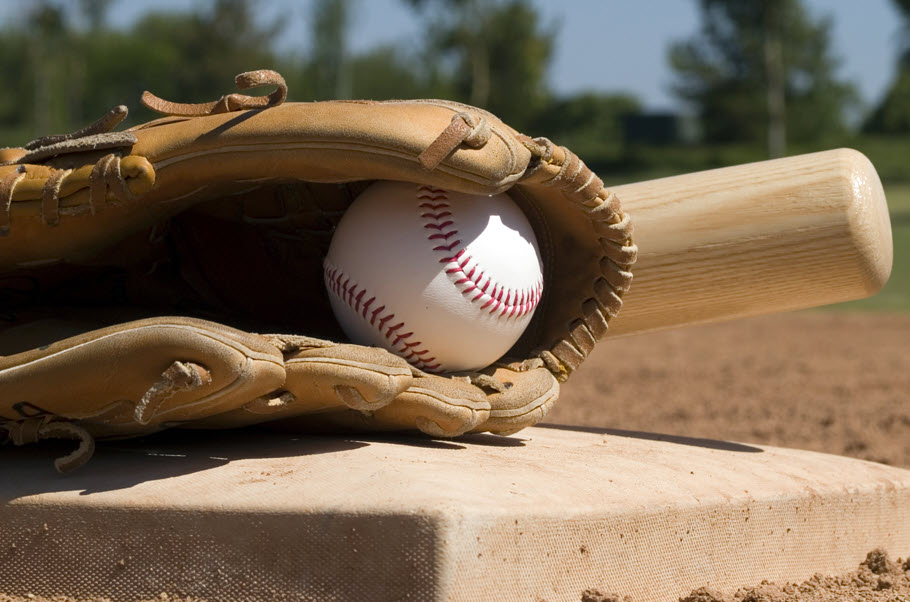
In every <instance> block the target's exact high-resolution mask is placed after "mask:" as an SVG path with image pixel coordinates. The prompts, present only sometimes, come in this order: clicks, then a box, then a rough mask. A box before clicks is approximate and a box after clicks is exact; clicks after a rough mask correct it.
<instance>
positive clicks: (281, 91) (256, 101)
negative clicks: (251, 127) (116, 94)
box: [141, 69, 288, 117]
mask: <svg viewBox="0 0 910 602" xmlns="http://www.w3.org/2000/svg"><path fill="white" fill-rule="evenodd" d="M234 83H235V84H236V85H237V88H238V89H240V90H246V89H247V88H255V87H257V86H275V91H274V92H272V93H271V94H269V95H268V96H247V95H246V94H228V95H226V96H222V97H221V98H219V99H218V100H216V101H213V102H206V103H200V104H188V103H179V102H171V101H169V100H164V99H163V98H160V97H158V96H155V95H154V94H152V93H151V92H148V91H145V92H143V93H142V99H141V101H142V104H143V105H145V106H146V107H148V108H149V109H151V110H153V111H155V112H156V113H163V114H164V115H174V116H180V117H199V116H202V115H215V114H218V113H230V112H233V111H243V110H246V109H264V108H266V107H274V106H278V105H280V104H281V103H283V102H284V101H285V100H286V99H287V97H288V85H287V83H285V81H284V78H283V77H281V75H280V74H279V73H277V72H275V71H271V70H269V69H260V70H258V71H247V72H246V73H241V74H240V75H238V76H237V77H235V78H234Z"/></svg>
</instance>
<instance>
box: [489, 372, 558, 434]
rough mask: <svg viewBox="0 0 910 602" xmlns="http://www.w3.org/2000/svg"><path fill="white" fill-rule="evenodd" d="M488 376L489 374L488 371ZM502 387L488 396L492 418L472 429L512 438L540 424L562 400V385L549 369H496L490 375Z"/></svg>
mask: <svg viewBox="0 0 910 602" xmlns="http://www.w3.org/2000/svg"><path fill="white" fill-rule="evenodd" d="M485 372H486V371H485ZM487 374H489V375H490V376H492V378H493V379H495V380H496V381H497V382H498V383H501V384H502V385H503V390H502V391H497V392H494V393H491V394H489V396H488V399H489V401H490V405H491V410H490V416H489V418H487V419H486V420H485V421H484V422H482V423H481V424H479V425H478V426H477V427H475V428H474V429H473V432H476V433H477V432H484V431H489V432H491V433H496V434H499V435H511V434H513V433H516V432H518V431H520V430H521V429H523V428H526V427H529V426H533V425H535V424H537V423H538V422H540V421H541V420H542V419H543V417H544V416H546V415H547V413H548V412H549V411H550V408H552V407H553V404H554V403H556V399H557V397H559V382H558V381H557V380H556V378H555V377H554V376H553V374H552V373H551V372H550V371H549V370H547V369H546V368H534V369H532V370H528V371H516V370H514V369H512V368H509V367H497V368H495V369H493V370H491V371H489V372H487Z"/></svg>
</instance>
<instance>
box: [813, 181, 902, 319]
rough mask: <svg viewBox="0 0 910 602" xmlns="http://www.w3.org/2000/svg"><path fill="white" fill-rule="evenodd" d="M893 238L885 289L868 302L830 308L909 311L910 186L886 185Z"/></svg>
mask: <svg viewBox="0 0 910 602" xmlns="http://www.w3.org/2000/svg"><path fill="white" fill-rule="evenodd" d="M885 197H886V198H887V199H888V209H889V211H890V212H891V234H892V236H893V237H894V267H893V268H892V269H891V278H890V280H888V283H887V284H886V285H885V287H884V288H883V289H882V290H881V291H880V292H879V293H878V294H877V295H874V296H872V297H869V298H868V299H861V300H859V301H850V302H848V303H838V304H837V305H831V306H830V308H831V309H835V310H847V311H891V312H906V311H910V184H892V185H886V186H885Z"/></svg>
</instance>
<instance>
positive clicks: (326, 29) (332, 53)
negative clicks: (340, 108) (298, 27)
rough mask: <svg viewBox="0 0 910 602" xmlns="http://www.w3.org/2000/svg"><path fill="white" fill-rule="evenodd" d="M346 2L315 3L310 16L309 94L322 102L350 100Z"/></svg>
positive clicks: (324, 0)
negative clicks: (335, 99)
mask: <svg viewBox="0 0 910 602" xmlns="http://www.w3.org/2000/svg"><path fill="white" fill-rule="evenodd" d="M351 8H352V7H351V1H350V0H316V1H315V2H314V3H313V8H312V11H311V13H310V16H311V19H312V26H311V29H310V39H311V45H310V52H309V59H310V68H309V72H310V78H309V84H310V87H311V90H310V93H311V95H312V96H313V97H314V98H317V99H320V100H325V99H332V98H350V97H351V72H350V65H349V57H348V49H347V34H348V29H349V27H350V22H351Z"/></svg>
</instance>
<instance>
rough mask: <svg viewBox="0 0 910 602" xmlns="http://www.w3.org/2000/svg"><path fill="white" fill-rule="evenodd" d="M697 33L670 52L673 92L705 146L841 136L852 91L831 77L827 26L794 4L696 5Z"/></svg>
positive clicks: (797, 0)
mask: <svg viewBox="0 0 910 602" xmlns="http://www.w3.org/2000/svg"><path fill="white" fill-rule="evenodd" d="M699 6H700V9H701V14H702V28H701V31H700V32H699V33H698V34H697V35H696V36H695V37H693V38H692V39H689V40H686V41H682V42H677V43H674V44H673V45H672V46H671V47H670V52H669V58H670V64H671V66H672V68H673V70H674V71H675V82H674V84H673V90H674V92H675V93H676V95H677V96H678V97H679V98H681V99H682V100H684V101H686V102H688V103H690V104H691V105H692V106H693V107H694V108H695V110H696V111H697V112H698V115H699V117H700V118H701V121H702V126H703V130H704V133H705V137H706V138H707V140H708V141H711V142H753V143H764V144H767V145H768V150H769V154H771V155H772V156H774V155H779V154H782V153H783V150H784V145H785V140H786V139H789V140H793V141H800V142H820V141H822V140H825V139H832V138H836V137H838V136H840V135H842V134H843V133H844V132H845V130H846V125H845V120H844V114H845V111H846V109H847V108H848V107H849V106H850V105H851V104H852V103H854V102H856V99H857V95H856V91H855V89H854V87H853V86H852V85H851V84H849V83H846V82H843V81H840V80H838V79H837V77H836V76H835V70H836V68H837V60H836V59H835V58H834V56H833V55H832V51H831V35H830V30H831V22H830V20H829V19H827V18H823V19H820V20H814V19H813V18H812V17H811V16H810V15H809V14H808V13H807V11H806V10H805V8H804V6H803V4H802V2H801V0H699Z"/></svg>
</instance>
